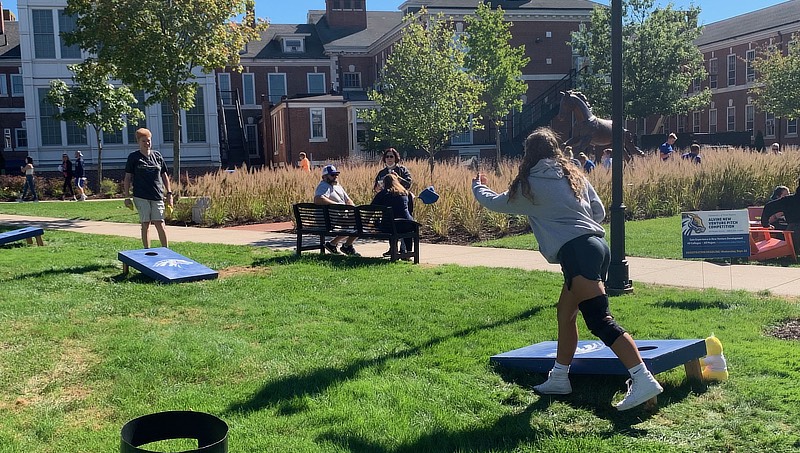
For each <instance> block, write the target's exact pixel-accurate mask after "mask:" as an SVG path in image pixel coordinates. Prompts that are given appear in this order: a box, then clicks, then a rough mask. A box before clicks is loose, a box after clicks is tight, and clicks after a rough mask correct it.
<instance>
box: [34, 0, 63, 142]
mask: <svg viewBox="0 0 800 453" xmlns="http://www.w3.org/2000/svg"><path fill="white" fill-rule="evenodd" d="M31 20H32V22H31V25H32V26H33V58H55V57H56V42H55V27H54V26H53V10H51V9H32V10H31ZM59 145H60V143H59Z"/></svg>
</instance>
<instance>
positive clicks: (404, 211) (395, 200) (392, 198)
mask: <svg viewBox="0 0 800 453" xmlns="http://www.w3.org/2000/svg"><path fill="white" fill-rule="evenodd" d="M382 187H383V189H381V191H380V192H378V193H377V194H375V198H373V199H372V204H376V205H380V206H389V207H391V208H392V212H393V213H394V218H395V219H404V220H410V221H413V220H414V217H413V216H412V215H411V213H410V212H409V209H408V208H409V203H410V201H411V195H410V193H409V192H408V190H406V188H405V187H403V185H402V183H401V181H400V178H399V177H398V176H397V175H395V174H394V173H389V174H387V175H386V176H384V177H383V184H382ZM409 231H414V225H413V224H412V223H406V222H402V221H399V222H397V232H398V233H408V232H409ZM413 247H414V239H413V238H403V241H402V244H401V245H400V253H406V252H410V251H411V249H412V248H413ZM391 254H392V251H391V249H389V251H387V252H385V253H384V254H383V256H391Z"/></svg>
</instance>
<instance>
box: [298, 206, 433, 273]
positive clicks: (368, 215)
mask: <svg viewBox="0 0 800 453" xmlns="http://www.w3.org/2000/svg"><path fill="white" fill-rule="evenodd" d="M292 209H293V211H294V221H295V231H296V233H297V248H296V253H297V254H298V255H299V254H300V253H301V252H302V251H304V250H319V251H320V253H322V254H323V255H324V254H325V238H326V237H336V236H356V237H358V238H360V239H374V240H386V241H389V251H390V259H391V260H392V261H396V260H398V259H401V258H402V259H409V258H412V259H413V260H414V263H415V264H419V223H417V222H414V221H412V220H406V219H395V218H394V213H393V212H392V208H391V207H388V206H379V205H361V206H349V205H342V204H332V205H317V204H313V203H298V204H295V205H293V206H292ZM303 236H315V237H316V238H317V240H316V241H314V243H312V244H310V245H303ZM405 238H412V239H413V241H414V248H413V250H412V251H410V252H406V253H400V252H399V250H398V246H397V242H398V241H399V240H401V239H405Z"/></svg>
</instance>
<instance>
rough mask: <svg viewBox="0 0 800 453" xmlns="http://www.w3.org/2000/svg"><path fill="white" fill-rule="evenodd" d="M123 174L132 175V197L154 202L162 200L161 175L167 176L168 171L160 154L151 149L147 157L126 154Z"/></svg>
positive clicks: (133, 153) (134, 153) (137, 152)
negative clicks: (126, 158) (126, 159)
mask: <svg viewBox="0 0 800 453" xmlns="http://www.w3.org/2000/svg"><path fill="white" fill-rule="evenodd" d="M125 173H130V174H132V175H133V179H132V183H133V196H134V197H136V198H144V199H145V200H155V201H159V200H163V199H164V183H163V182H162V180H161V175H162V174H169V171H168V170H167V164H166V163H164V158H163V157H162V156H161V153H159V152H158V151H156V150H153V149H151V150H150V155H149V156H145V155H144V154H142V153H141V152H139V151H134V152H132V153H130V154H128V161H127V162H126V163H125Z"/></svg>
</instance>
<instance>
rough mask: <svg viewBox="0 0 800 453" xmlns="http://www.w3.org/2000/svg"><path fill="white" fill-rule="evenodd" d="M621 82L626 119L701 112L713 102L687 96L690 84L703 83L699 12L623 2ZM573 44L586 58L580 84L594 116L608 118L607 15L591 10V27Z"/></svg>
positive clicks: (646, 0) (646, 1)
mask: <svg viewBox="0 0 800 453" xmlns="http://www.w3.org/2000/svg"><path fill="white" fill-rule="evenodd" d="M622 5H623V11H624V17H623V24H622V39H623V44H622V61H623V73H624V78H623V81H622V87H623V89H622V91H623V102H624V111H625V115H626V116H627V117H628V118H646V117H648V116H650V115H653V114H660V115H676V114H684V113H687V112H691V111H696V110H700V109H702V108H703V107H705V106H707V105H708V104H709V103H710V102H711V91H710V90H708V89H703V90H701V91H700V92H697V93H692V94H690V95H689V96H687V95H686V93H687V90H688V89H689V88H690V86H691V85H692V82H693V81H694V80H703V79H704V78H705V77H706V71H705V68H704V63H703V54H702V53H701V52H700V50H699V49H698V48H697V46H696V45H695V44H694V42H693V41H694V40H695V39H696V38H697V37H698V36H700V33H701V31H702V29H701V27H699V26H698V22H697V18H698V16H699V14H700V8H699V7H696V6H690V7H689V8H688V9H687V10H685V11H678V10H674V9H673V6H672V4H671V3H670V4H668V5H667V6H666V7H665V8H654V6H653V5H654V0H623V1H622ZM571 45H572V46H573V49H574V50H575V51H576V52H577V53H578V54H580V55H581V56H583V57H588V59H589V71H585V72H582V73H581V76H580V80H579V85H580V87H581V89H582V90H583V91H584V93H585V94H586V95H587V96H588V97H589V99H591V100H592V105H593V107H594V110H595V114H599V115H605V116H608V115H609V114H610V113H611V82H610V77H611V59H610V58H609V57H608V56H609V55H611V10H610V8H595V10H594V11H592V15H591V26H590V27H588V28H586V29H584V30H580V31H577V32H575V33H573V35H572V42H571Z"/></svg>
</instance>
